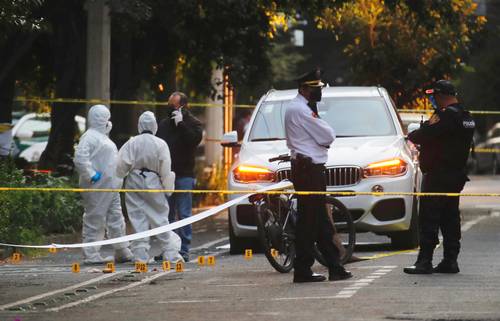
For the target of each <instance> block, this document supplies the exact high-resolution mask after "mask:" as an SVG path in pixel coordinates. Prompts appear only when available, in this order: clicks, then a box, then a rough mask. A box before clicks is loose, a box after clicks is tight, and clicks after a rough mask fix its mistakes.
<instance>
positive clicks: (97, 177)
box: [90, 172, 102, 183]
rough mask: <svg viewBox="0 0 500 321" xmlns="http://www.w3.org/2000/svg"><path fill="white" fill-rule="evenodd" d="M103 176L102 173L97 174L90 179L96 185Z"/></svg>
mask: <svg viewBox="0 0 500 321" xmlns="http://www.w3.org/2000/svg"><path fill="white" fill-rule="evenodd" d="M101 176H102V174H101V173H100V172H95V175H94V176H92V178H91V179H90V181H91V182H92V183H95V182H97V181H99V180H100V179H101Z"/></svg>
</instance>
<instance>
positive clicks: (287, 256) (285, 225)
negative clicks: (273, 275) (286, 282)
mask: <svg viewBox="0 0 500 321" xmlns="http://www.w3.org/2000/svg"><path fill="white" fill-rule="evenodd" d="M272 203H274V204H272ZM256 214H257V231H258V234H259V240H260V242H261V245H262V249H263V251H264V254H265V256H266V258H267V260H268V261H269V263H271V265H272V266H273V267H274V268H275V269H276V271H278V272H281V273H288V272H290V271H291V270H292V268H293V260H294V258H295V245H294V236H293V230H294V228H293V227H291V226H290V225H291V224H292V222H291V220H289V219H287V218H288V217H289V216H288V207H287V206H286V203H285V202H284V201H283V200H281V199H280V198H278V199H277V200H271V198H269V197H267V198H266V200H265V201H262V203H261V204H260V205H258V206H257V207H256Z"/></svg>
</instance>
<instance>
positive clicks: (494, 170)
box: [470, 122, 500, 175]
mask: <svg viewBox="0 0 500 321" xmlns="http://www.w3.org/2000/svg"><path fill="white" fill-rule="evenodd" d="M478 140H479V139H478V136H477V135H474V145H475V149H477V150H478V152H476V153H474V155H473V156H472V157H473V158H474V163H472V164H471V165H470V168H471V170H470V171H471V172H474V173H490V174H492V175H497V174H498V173H499V171H500V153H498V152H487V153H484V152H481V150H484V149H486V150H488V149H493V150H495V149H500V122H499V123H496V124H495V125H493V127H491V129H490V130H488V132H487V133H486V139H485V141H484V142H481V143H478Z"/></svg>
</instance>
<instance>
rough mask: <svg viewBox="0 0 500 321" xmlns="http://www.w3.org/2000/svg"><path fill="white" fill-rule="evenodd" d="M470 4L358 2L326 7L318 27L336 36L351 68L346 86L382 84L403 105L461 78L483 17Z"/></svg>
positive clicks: (463, 0) (466, 0)
mask: <svg viewBox="0 0 500 321" xmlns="http://www.w3.org/2000/svg"><path fill="white" fill-rule="evenodd" d="M475 8H476V4H475V3H474V2H473V1H472V0H446V1H439V0H431V1H425V2H424V1H411V0H387V1H383V0H358V1H348V2H345V3H344V4H342V5H341V6H340V7H339V8H338V9H332V8H326V9H324V10H323V13H322V15H321V16H319V17H318V18H317V23H318V27H319V28H324V29H328V30H331V31H332V32H334V33H335V34H336V35H337V37H338V39H339V41H341V43H342V44H343V46H344V53H345V56H346V58H347V59H348V60H349V63H350V73H349V75H348V77H347V78H348V82H349V83H351V84H357V85H382V86H384V87H385V88H387V89H388V90H389V92H390V93H391V95H392V97H393V99H394V100H395V101H396V103H397V105H399V106H412V105H414V103H415V100H416V98H417V97H418V96H419V95H420V92H419V89H420V88H422V87H423V86H425V85H427V84H429V83H430V82H432V81H434V80H437V79H440V78H447V77H450V76H452V75H454V74H457V72H458V71H460V69H461V64H462V62H463V61H464V60H466V59H467V58H468V56H469V53H470V50H469V49H470V48H469V46H470V44H471V39H472V37H473V36H474V35H475V34H476V33H477V32H478V31H479V30H480V29H481V27H482V25H483V24H484V22H485V19H484V17H478V16H476V15H475V14H474V11H475Z"/></svg>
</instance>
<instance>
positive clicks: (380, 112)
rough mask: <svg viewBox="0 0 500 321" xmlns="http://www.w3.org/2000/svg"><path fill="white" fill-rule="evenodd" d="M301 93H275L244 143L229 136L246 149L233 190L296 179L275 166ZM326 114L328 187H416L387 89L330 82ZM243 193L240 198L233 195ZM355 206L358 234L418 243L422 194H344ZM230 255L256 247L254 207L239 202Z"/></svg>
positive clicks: (231, 181)
mask: <svg viewBox="0 0 500 321" xmlns="http://www.w3.org/2000/svg"><path fill="white" fill-rule="evenodd" d="M296 95H297V90H271V91H269V92H268V93H267V94H266V95H264V96H263V97H262V98H261V99H260V101H259V103H258V104H257V107H256V108H255V110H254V113H253V115H252V119H251V121H250V124H249V126H248V128H249V129H248V131H247V132H246V134H245V136H244V138H243V141H242V142H241V143H238V142H237V140H236V133H235V132H231V133H227V134H225V135H224V137H223V139H222V145H223V146H225V147H239V146H240V145H241V149H240V152H239V155H238V157H237V159H236V161H235V162H234V164H233V166H232V167H231V170H230V173H229V177H228V188H229V189H230V190H255V189H258V188H260V187H262V186H265V185H269V184H273V183H275V182H278V181H281V180H283V179H287V178H290V164H289V163H282V164H277V163H270V162H269V161H268V160H269V158H271V157H274V156H278V155H280V154H285V153H287V152H289V150H288V148H287V146H286V140H285V130H284V115H285V110H286V108H287V104H288V102H289V101H290V100H291V99H293V98H294V97H295V96H296ZM318 109H319V115H320V117H321V118H322V119H323V120H325V121H327V122H328V123H329V124H330V125H331V126H332V128H333V129H334V130H335V133H336V135H337V138H336V139H335V141H334V142H333V144H332V146H330V149H329V152H328V162H327V163H326V164H325V165H326V168H327V171H326V177H327V190H328V191H332V192H334V191H352V192H382V191H384V192H414V191H417V190H419V186H420V171H419V169H418V164H417V163H416V161H415V159H416V157H415V155H414V153H415V152H412V149H411V148H410V147H409V143H407V141H406V139H405V135H404V132H403V129H402V126H401V120H400V118H399V115H398V113H397V110H396V108H395V106H394V104H393V103H392V100H391V98H390V97H389V95H388V94H387V91H386V90H385V89H384V88H380V87H327V88H324V89H323V99H322V101H321V102H320V103H319V104H318ZM233 197H237V195H235V196H233ZM339 199H340V200H341V201H342V203H344V204H345V205H346V206H347V208H348V209H349V210H350V212H351V215H352V216H353V219H354V220H355V222H356V230H357V232H374V233H376V234H381V235H387V236H389V237H390V238H391V240H392V244H393V245H394V246H395V247H397V248H411V247H414V246H416V245H417V240H418V233H417V199H416V198H415V197H413V196H371V195H368V196H352V197H351V196H349V197H339ZM229 236H230V243H231V253H241V251H242V250H243V249H244V248H246V247H248V246H251V245H252V242H254V239H255V238H256V236H257V228H256V220H255V214H254V210H253V207H252V205H251V204H249V203H240V204H238V205H236V206H233V207H232V208H230V210H229Z"/></svg>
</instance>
